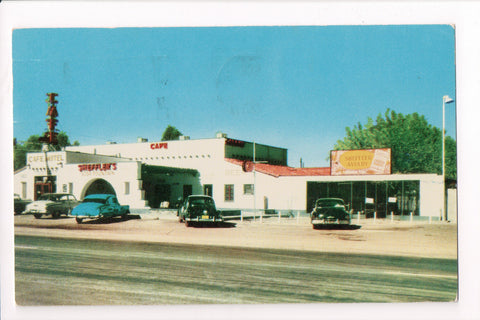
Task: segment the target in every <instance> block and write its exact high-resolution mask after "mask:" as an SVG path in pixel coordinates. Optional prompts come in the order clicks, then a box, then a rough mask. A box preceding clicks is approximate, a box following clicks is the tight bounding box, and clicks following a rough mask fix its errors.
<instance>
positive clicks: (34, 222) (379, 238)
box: [14, 211, 457, 259]
mask: <svg viewBox="0 0 480 320" xmlns="http://www.w3.org/2000/svg"><path fill="white" fill-rule="evenodd" d="M14 221H15V228H14V231H15V234H16V235H38V236H48V237H60V238H85V239H104V240H122V241H141V242H156V243H175V244H198V245H220V246H234V247H251V248H272V249H289V250H307V251H318V252H338V253H352V254H378V255H392V256H411V257H425V258H445V259H456V258H457V225H456V224H451V223H438V222H437V223H432V224H429V223H411V222H406V221H403V222H400V221H389V220H376V221H375V222H373V221H372V220H366V221H360V224H359V225H354V226H352V227H351V228H348V229H320V230H314V229H313V228H312V226H311V224H310V221H309V219H308V218H302V219H294V218H291V219H289V218H282V219H277V218H268V219H263V220H262V221H261V222H260V221H259V219H256V220H255V221H252V220H245V221H239V220H235V221H229V222H226V223H224V224H223V225H221V226H217V227H208V226H204V227H191V228H187V227H185V225H184V224H183V223H179V222H178V220H177V217H176V216H175V214H174V213H173V212H171V211H165V212H154V213H149V214H143V215H140V216H132V217H130V219H129V220H128V221H120V220H119V219H112V220H106V221H94V220H92V221H88V222H86V223H82V224H77V223H76V222H75V220H74V219H72V218H61V219H56V220H54V219H51V218H42V219H35V218H34V217H33V216H30V215H19V216H15V219H14ZM355 222H356V221H354V223H355Z"/></svg>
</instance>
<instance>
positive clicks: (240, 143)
mask: <svg viewBox="0 0 480 320" xmlns="http://www.w3.org/2000/svg"><path fill="white" fill-rule="evenodd" d="M225 144H226V145H229V146H234V147H241V148H243V146H245V141H241V140H235V139H226V140H225Z"/></svg>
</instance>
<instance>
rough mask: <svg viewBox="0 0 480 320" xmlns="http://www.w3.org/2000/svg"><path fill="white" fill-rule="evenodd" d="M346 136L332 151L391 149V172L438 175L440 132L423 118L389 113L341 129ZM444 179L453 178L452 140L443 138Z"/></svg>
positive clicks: (454, 153)
mask: <svg viewBox="0 0 480 320" xmlns="http://www.w3.org/2000/svg"><path fill="white" fill-rule="evenodd" d="M345 131H346V136H345V137H344V138H343V140H338V141H337V143H336V144H335V146H334V149H335V150H352V149H353V150H354V149H370V148H391V149H392V173H437V174H441V172H442V130H441V129H438V128H437V127H434V126H432V125H430V124H429V123H428V122H427V120H426V119H425V117H424V116H423V115H419V114H418V113H412V114H407V115H403V114H401V113H396V112H395V111H390V110H389V109H388V110H387V111H386V112H385V115H384V116H382V114H379V115H378V116H377V119H376V122H375V123H374V121H373V120H372V119H371V118H368V121H367V124H366V125H365V126H362V124H360V123H358V124H357V125H355V126H354V127H353V129H350V128H349V127H347V128H346V129H345ZM445 176H446V178H447V179H456V177H457V147H456V141H455V140H454V139H453V138H451V137H449V136H447V137H446V138H445Z"/></svg>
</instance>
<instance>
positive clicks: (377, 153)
mask: <svg viewBox="0 0 480 320" xmlns="http://www.w3.org/2000/svg"><path fill="white" fill-rule="evenodd" d="M391 158H392V150H391V149H389V148H385V149H365V150H332V151H330V169H331V174H332V176H342V175H371V174H391V167H392V166H391V164H392V160H391Z"/></svg>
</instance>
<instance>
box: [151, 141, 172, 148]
mask: <svg viewBox="0 0 480 320" xmlns="http://www.w3.org/2000/svg"><path fill="white" fill-rule="evenodd" d="M150 149H152V150H155V149H168V143H167V142H156V143H151V144H150Z"/></svg>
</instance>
